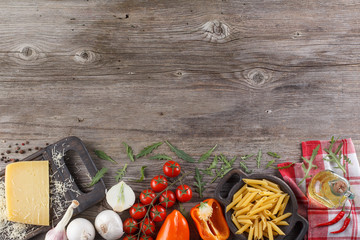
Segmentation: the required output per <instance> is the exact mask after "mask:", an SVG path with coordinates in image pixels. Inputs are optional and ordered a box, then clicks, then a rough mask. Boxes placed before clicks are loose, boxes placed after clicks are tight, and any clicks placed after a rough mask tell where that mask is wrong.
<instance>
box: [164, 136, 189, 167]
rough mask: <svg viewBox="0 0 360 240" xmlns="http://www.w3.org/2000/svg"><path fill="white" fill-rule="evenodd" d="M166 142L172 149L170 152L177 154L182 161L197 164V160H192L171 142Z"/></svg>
mask: <svg viewBox="0 0 360 240" xmlns="http://www.w3.org/2000/svg"><path fill="white" fill-rule="evenodd" d="M165 142H166V144H167V145H168V146H169V147H170V150H171V151H173V152H174V153H175V154H176V156H178V157H179V158H181V159H182V160H185V161H187V162H190V163H194V162H195V159H194V158H192V157H191V156H190V155H189V154H187V153H186V152H184V151H183V150H180V149H178V148H177V147H175V146H174V145H172V144H171V143H170V142H168V141H165Z"/></svg>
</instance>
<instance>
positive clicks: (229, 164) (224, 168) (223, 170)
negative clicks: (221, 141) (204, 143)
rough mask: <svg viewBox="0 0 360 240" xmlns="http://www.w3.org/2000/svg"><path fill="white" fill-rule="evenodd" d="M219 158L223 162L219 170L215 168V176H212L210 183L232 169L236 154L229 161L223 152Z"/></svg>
mask: <svg viewBox="0 0 360 240" xmlns="http://www.w3.org/2000/svg"><path fill="white" fill-rule="evenodd" d="M219 158H220V160H221V161H222V162H223V164H222V165H221V168H220V170H216V176H215V177H214V178H213V180H212V181H211V183H213V182H215V181H216V179H218V178H223V177H224V176H225V175H226V174H227V173H228V172H230V171H231V170H232V169H233V165H234V162H235V160H236V158H237V156H235V157H233V158H232V159H231V160H230V161H229V160H227V158H226V157H225V156H224V155H223V154H220V155H219Z"/></svg>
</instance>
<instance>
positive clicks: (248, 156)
mask: <svg viewBox="0 0 360 240" xmlns="http://www.w3.org/2000/svg"><path fill="white" fill-rule="evenodd" d="M252 156H254V154H246V155H244V156H241V157H240V158H241V159H242V160H244V161H245V160H247V159H248V158H251V157H252Z"/></svg>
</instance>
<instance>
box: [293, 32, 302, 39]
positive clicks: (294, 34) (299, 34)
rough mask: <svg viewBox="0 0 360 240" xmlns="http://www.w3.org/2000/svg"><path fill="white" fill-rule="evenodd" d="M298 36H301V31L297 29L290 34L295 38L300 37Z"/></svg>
mask: <svg viewBox="0 0 360 240" xmlns="http://www.w3.org/2000/svg"><path fill="white" fill-rule="evenodd" d="M300 37H302V33H301V32H299V31H296V32H294V33H293V35H292V39H296V38H300Z"/></svg>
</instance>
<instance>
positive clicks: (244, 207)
mask: <svg viewBox="0 0 360 240" xmlns="http://www.w3.org/2000/svg"><path fill="white" fill-rule="evenodd" d="M243 181H244V182H245V184H244V185H243V186H242V187H241V188H240V189H239V190H238V191H237V192H236V193H235V194H234V196H233V198H232V202H231V203H230V204H228V205H227V206H226V211H227V212H228V211H230V210H233V211H234V212H233V214H232V215H231V220H232V222H233V224H234V225H235V227H236V228H237V231H236V234H243V233H245V234H248V236H247V237H248V238H247V239H248V240H260V239H264V238H268V239H269V240H273V239H274V237H276V236H278V235H285V233H284V232H283V231H282V230H281V228H280V226H286V225H289V224H288V223H287V222H286V221H285V220H284V219H286V218H288V217H290V216H291V213H285V214H284V211H285V209H286V206H287V204H288V202H289V199H290V196H289V195H288V194H286V193H283V192H282V191H281V189H280V187H279V185H277V184H275V183H273V182H271V181H269V180H266V179H262V180H258V179H243Z"/></svg>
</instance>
